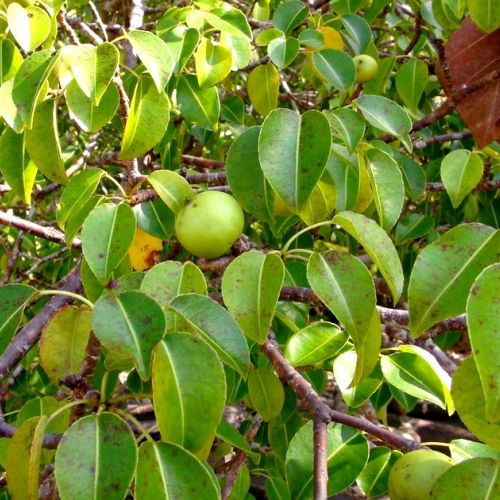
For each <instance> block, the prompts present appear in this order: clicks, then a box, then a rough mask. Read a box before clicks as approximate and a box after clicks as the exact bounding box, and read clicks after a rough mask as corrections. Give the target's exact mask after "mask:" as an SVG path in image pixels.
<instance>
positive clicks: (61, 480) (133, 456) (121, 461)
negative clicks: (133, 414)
mask: <svg viewBox="0 0 500 500" xmlns="http://www.w3.org/2000/svg"><path fill="white" fill-rule="evenodd" d="M75 450H78V453H75ZM136 462H137V447H136V444H135V439H134V435H133V434H132V431H131V430H130V428H129V427H128V426H127V424H126V423H125V422H124V421H123V420H122V419H121V418H119V417H117V416H116V415H114V414H112V413H108V412H103V413H101V414H100V415H98V416H96V415H88V416H85V417H83V418H80V419H79V420H77V421H76V422H75V423H74V424H73V425H72V426H71V427H70V428H69V430H68V431H66V432H65V433H64V435H63V437H62V439H61V442H60V443H59V446H58V448H57V452H56V459H55V466H54V467H55V470H54V473H55V477H56V481H57V489H58V491H59V495H60V496H61V500H87V499H94V500H97V499H100V498H107V499H108V500H122V499H123V498H124V497H125V495H126V493H127V490H128V488H129V485H130V482H131V481H132V477H133V475H134V472H135V466H136Z"/></svg>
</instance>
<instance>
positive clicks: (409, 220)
mask: <svg viewBox="0 0 500 500" xmlns="http://www.w3.org/2000/svg"><path fill="white" fill-rule="evenodd" d="M433 229H434V218H433V217H431V216H430V215H419V214H408V215H404V216H403V217H401V218H400V219H399V222H398V225H397V226H396V234H395V240H396V244H398V245H400V244H401V243H404V242H405V241H410V240H415V239H417V238H422V236H426V235H427V234H429V233H430V232H431V231H432V230H433Z"/></svg>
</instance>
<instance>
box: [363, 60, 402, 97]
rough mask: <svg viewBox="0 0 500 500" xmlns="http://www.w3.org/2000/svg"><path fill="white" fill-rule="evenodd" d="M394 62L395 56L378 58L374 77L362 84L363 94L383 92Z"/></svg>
mask: <svg viewBox="0 0 500 500" xmlns="http://www.w3.org/2000/svg"><path fill="white" fill-rule="evenodd" d="M395 62H396V58H395V57H383V58H382V59H380V60H379V62H378V72H377V74H376V75H375V78H373V79H372V80H370V81H369V82H366V83H365V84H364V85H363V93H364V94H365V95H368V94H383V93H384V92H385V89H386V87H387V85H388V82H389V78H390V76H391V73H392V69H393V68H394V63H395Z"/></svg>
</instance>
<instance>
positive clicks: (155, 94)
mask: <svg viewBox="0 0 500 500" xmlns="http://www.w3.org/2000/svg"><path fill="white" fill-rule="evenodd" d="M169 120H170V101H169V99H168V97H167V95H166V94H165V92H164V91H163V90H161V91H158V90H157V88H156V87H155V85H154V83H153V80H152V79H151V78H150V77H148V76H147V75H144V74H142V75H141V76H140V78H139V81H138V82H137V86H136V88H135V91H134V96H133V97H132V102H131V103H130V113H129V115H128V118H127V124H126V125H125V130H124V132H123V139H122V146H121V151H120V158H121V159H122V160H131V159H132V158H136V157H137V156H141V155H143V154H144V153H147V152H148V151H149V150H150V149H151V148H153V147H154V146H156V144H158V143H159V142H160V140H161V138H162V137H163V134H164V133H165V131H166V130H167V126H168V122H169Z"/></svg>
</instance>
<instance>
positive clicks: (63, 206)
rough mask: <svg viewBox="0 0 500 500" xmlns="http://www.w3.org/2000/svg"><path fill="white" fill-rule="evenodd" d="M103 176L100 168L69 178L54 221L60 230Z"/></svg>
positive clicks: (87, 198) (81, 172)
mask: <svg viewBox="0 0 500 500" xmlns="http://www.w3.org/2000/svg"><path fill="white" fill-rule="evenodd" d="M103 175H104V171H103V170H101V169H100V168H95V167H90V168H87V169H85V170H82V171H80V172H77V173H76V174H75V175H74V176H73V177H71V179H70V181H69V183H68V185H67V186H66V187H65V188H64V191H63V193H62V195H61V198H60V199H59V203H58V204H57V211H56V220H57V224H58V225H59V227H60V228H61V229H64V226H65V224H66V222H67V221H68V220H69V219H70V218H71V217H73V216H74V215H75V213H76V212H77V211H78V210H79V209H80V208H81V206H82V204H84V203H85V202H86V201H87V200H89V199H90V197H91V196H92V195H93V194H94V192H95V190H96V188H97V186H98V185H99V182H101V179H102V176H103Z"/></svg>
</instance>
